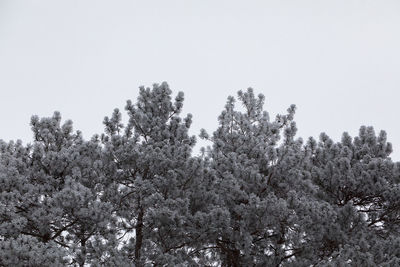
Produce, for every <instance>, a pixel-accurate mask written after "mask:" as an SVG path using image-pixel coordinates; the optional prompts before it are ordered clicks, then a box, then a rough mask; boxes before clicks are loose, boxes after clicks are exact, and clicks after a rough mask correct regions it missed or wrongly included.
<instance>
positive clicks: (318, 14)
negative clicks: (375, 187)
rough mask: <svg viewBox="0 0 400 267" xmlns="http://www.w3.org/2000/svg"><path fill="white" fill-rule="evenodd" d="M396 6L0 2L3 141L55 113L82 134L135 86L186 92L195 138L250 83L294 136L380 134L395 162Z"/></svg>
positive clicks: (399, 86)
mask: <svg viewBox="0 0 400 267" xmlns="http://www.w3.org/2000/svg"><path fill="white" fill-rule="evenodd" d="M399 14H400V1H398V0H394V1H367V0H364V1H351V0H343V1H340V0H332V1H298V0H296V1H295V0H293V1H282V0H281V1H265V0H262V1H233V0H229V1H218V0H208V1H206V0H201V1H189V0H182V1H172V0H168V1H166V0H160V1H149V0H147V1H99V0H96V1H84V0H79V1H78V0H76V1H72V0H68V1H56V0H46V1H45V0H41V1H28V0H27V1H18V0H0V93H1V95H0V101H1V103H0V121H1V127H0V138H1V139H4V140H6V141H8V140H11V139H13V140H15V139H22V140H23V141H24V142H30V141H31V140H32V134H31V132H30V127H29V119H30V117H31V115H33V114H37V115H39V116H51V115H52V114H53V111H55V110H59V111H60V112H61V113H62V115H63V118H64V119H72V120H73V121H74V125H75V129H79V130H81V131H83V134H84V136H85V138H89V137H91V136H92V135H93V134H94V133H101V132H102V131H103V125H102V120H103V118H104V116H106V115H109V114H111V112H112V110H113V109H114V108H115V107H119V108H120V109H123V108H124V106H125V102H126V100H127V99H132V100H135V99H136V97H137V93H138V87H139V86H140V85H145V86H151V85H152V84H153V83H161V82H162V81H167V82H168V83H169V85H170V87H171V89H172V90H173V91H174V93H175V94H176V93H177V92H178V91H183V92H184V93H185V96H186V97H185V98H186V100H185V105H184V113H192V114H193V116H194V123H193V127H192V133H193V134H196V135H197V134H198V131H199V129H200V128H205V129H206V130H208V132H212V131H213V130H214V129H215V127H216V125H217V116H218V115H219V113H220V112H221V110H222V108H223V106H224V104H225V101H226V98H227V96H228V95H235V94H236V92H237V91H238V90H240V89H246V88H247V87H253V88H254V90H255V92H256V93H263V94H264V95H265V96H266V105H265V108H266V110H268V111H269V112H270V115H271V117H273V116H275V114H276V113H284V112H285V111H286V109H287V107H288V106H289V105H290V104H292V103H293V104H296V105H297V107H298V109H297V115H296V122H297V125H298V128H299V132H298V135H299V136H301V137H303V138H304V139H306V138H307V137H308V136H315V137H318V136H319V134H320V133H321V132H326V133H327V134H328V135H329V136H331V137H332V138H333V139H334V140H340V136H341V134H342V132H343V131H348V132H349V133H350V134H351V135H352V136H354V135H356V134H357V133H358V129H359V127H360V126H361V125H372V126H374V127H375V129H376V130H377V131H378V130H380V129H384V130H386V131H387V133H388V138H389V141H391V142H392V143H393V145H394V150H395V152H394V154H393V155H392V157H393V158H394V159H395V160H400V123H399V114H400V105H399V99H400V98H399V96H400V91H399V90H400V15H399Z"/></svg>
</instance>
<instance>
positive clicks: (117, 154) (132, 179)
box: [102, 83, 203, 266]
mask: <svg viewBox="0 0 400 267" xmlns="http://www.w3.org/2000/svg"><path fill="white" fill-rule="evenodd" d="M171 94H172V92H171V90H170V89H169V87H168V85H167V84H166V83H162V84H161V85H158V84H155V85H154V86H153V88H151V89H150V88H144V87H141V88H140V92H139V97H138V99H137V103H136V104H133V103H132V102H131V101H128V102H127V105H126V107H125V109H126V110H127V113H128V118H129V120H128V124H127V125H126V126H125V127H124V126H123V124H122V123H121V118H122V115H121V113H120V111H119V110H118V109H115V110H114V113H113V115H112V116H111V118H108V117H106V118H105V119H104V124H105V127H106V128H105V129H106V133H105V134H104V135H103V136H102V140H103V144H104V146H105V153H106V157H107V158H108V163H107V166H108V167H107V168H108V169H109V172H110V173H111V176H109V177H108V178H109V180H108V181H107V184H106V187H107V188H108V189H107V193H108V194H109V195H110V198H113V199H114V204H115V210H116V214H117V216H118V218H119V223H118V224H117V225H116V227H117V229H118V231H119V234H120V235H121V236H125V237H126V238H125V243H123V245H122V246H123V250H124V251H125V252H126V255H127V256H128V257H129V258H130V259H132V262H133V263H135V265H136V266H142V265H146V264H150V265H168V266H172V265H179V264H184V265H190V264H195V261H194V260H195V257H193V256H192V255H194V254H196V252H195V251H196V247H197V244H199V241H198V240H195V239H194V238H193V237H192V235H191V233H190V231H191V230H192V229H194V225H193V223H192V221H193V220H195V219H194V214H196V211H198V210H200V209H201V207H202V204H201V202H202V200H201V196H199V194H201V192H200V191H201V187H202V185H201V182H202V176H203V174H202V172H203V170H202V168H203V167H202V165H203V164H202V160H201V158H193V157H192V156H191V152H192V148H193V146H194V145H195V137H194V136H189V134H188V130H189V127H190V125H191V122H192V117H191V115H190V114H189V115H187V116H186V117H185V118H183V119H182V118H181V117H180V113H181V110H182V106H183V100H184V98H183V93H181V92H180V93H178V95H177V96H176V98H175V101H172V99H171ZM194 188H198V189H199V190H200V191H196V190H195V189H194ZM191 199H193V200H191Z"/></svg>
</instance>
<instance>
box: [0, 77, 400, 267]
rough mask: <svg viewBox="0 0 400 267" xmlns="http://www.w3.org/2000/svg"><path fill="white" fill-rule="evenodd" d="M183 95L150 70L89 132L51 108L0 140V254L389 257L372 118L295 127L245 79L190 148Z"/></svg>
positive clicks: (384, 168) (31, 260) (107, 260)
mask: <svg viewBox="0 0 400 267" xmlns="http://www.w3.org/2000/svg"><path fill="white" fill-rule="evenodd" d="M183 102H184V94H183V93H182V92H179V93H178V94H177V95H176V96H175V97H174V96H173V94H172V91H171V90H170V88H169V86H168V85H167V84H166V83H162V84H160V85H158V84H155V85H153V87H152V88H145V87H141V88H140V91H139V96H138V98H137V101H136V102H135V103H133V102H132V101H127V103H126V106H125V112H123V113H124V114H125V116H127V120H126V121H127V123H126V125H124V124H123V123H122V116H123V114H122V112H121V111H120V110H119V109H115V110H114V111H113V113H112V114H111V116H110V117H105V119H104V121H103V123H104V133H101V134H97V135H94V136H93V137H92V138H91V139H90V140H84V139H83V138H82V135H81V133H80V132H79V131H76V132H75V131H74V130H73V128H72V122H71V121H66V122H62V119H61V115H60V114H59V113H58V112H55V113H54V115H53V116H52V117H49V118H39V117H37V116H33V117H32V119H31V128H32V132H33V141H32V143H30V144H27V145H24V144H22V142H21V141H16V142H14V141H10V142H8V143H7V142H4V141H1V142H0V266H378V265H379V266H400V184H399V182H400V163H398V162H393V161H392V160H391V158H390V154H391V152H392V146H391V144H390V143H388V142H387V137H386V133H385V132H384V131H381V132H379V133H378V134H376V133H375V131H374V129H373V128H372V127H365V126H362V127H361V128H360V131H359V135H358V136H356V137H354V138H352V137H350V136H349V135H348V134H347V133H344V134H343V137H342V139H341V141H339V142H335V141H333V140H331V139H330V138H329V137H328V136H327V135H326V134H324V133H322V134H321V135H320V138H319V140H318V141H317V140H314V139H313V138H309V139H308V140H307V141H303V140H302V139H301V138H298V137H296V131H297V128H296V123H295V122H294V114H295V106H290V107H289V108H288V109H287V112H286V113H284V114H281V115H277V116H276V117H275V119H270V116H269V114H268V113H267V112H266V111H265V110H264V96H263V95H257V96H256V95H255V94H254V91H253V90H252V89H251V88H250V89H248V90H246V91H239V92H238V94H237V97H236V98H235V97H228V100H227V102H226V105H225V108H224V109H223V111H222V112H221V114H220V115H219V117H218V121H219V125H218V127H217V129H215V131H214V132H213V133H211V134H209V133H207V132H206V131H205V130H201V132H200V135H199V137H200V138H203V139H206V140H208V141H209V142H210V144H211V146H209V147H208V148H203V149H202V153H200V155H193V153H192V150H193V148H194V146H195V144H196V138H195V136H191V135H190V134H189V129H190V126H191V123H192V116H191V115H190V114H188V115H186V116H183V115H182V114H181V111H182V107H183ZM237 105H240V108H239V109H238V108H237Z"/></svg>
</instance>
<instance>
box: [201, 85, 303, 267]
mask: <svg viewBox="0 0 400 267" xmlns="http://www.w3.org/2000/svg"><path fill="white" fill-rule="evenodd" d="M238 98H239V100H240V102H241V104H242V105H243V106H244V111H243V112H240V111H237V110H235V106H234V103H235V99H234V98H233V97H229V98H228V101H227V104H226V106H225V110H224V111H223V112H222V113H221V115H220V116H219V127H218V129H217V130H216V131H215V132H214V134H213V135H212V136H211V137H209V136H208V134H206V133H205V132H204V131H203V133H202V137H204V138H207V139H209V140H211V141H212V143H213V146H212V148H211V149H210V150H209V153H208V157H209V160H210V162H211V166H210V168H211V170H212V171H213V173H214V175H215V186H214V188H215V192H216V194H217V195H218V196H220V201H221V202H220V205H221V208H222V209H224V210H225V212H226V213H227V214H228V216H226V217H225V223H224V225H226V226H227V227H225V228H221V229H220V231H219V233H218V234H217V235H215V236H212V237H210V238H211V240H210V242H213V243H214V246H215V249H216V250H217V251H218V252H219V255H220V257H219V258H220V259H219V260H220V264H221V265H222V266H252V265H256V266H272V265H279V264H281V263H282V262H284V261H286V260H288V259H290V258H291V257H293V256H294V255H295V253H296V252H295V251H294V248H293V247H292V244H293V242H295V241H294V240H292V238H295V236H294V235H293V236H292V235H291V234H290V232H289V231H290V227H291V226H292V225H293V224H294V219H295V213H294V212H293V211H292V210H291V209H290V207H289V204H288V203H287V197H288V191H289V189H290V188H289V187H290V184H291V183H292V184H293V183H294V181H290V179H289V176H285V175H284V174H286V175H290V173H289V171H288V169H290V167H291V165H295V164H296V162H297V161H298V160H297V158H296V155H295V151H296V149H297V150H299V149H300V148H301V140H294V134H295V132H296V127H295V124H294V122H293V121H292V120H293V114H294V109H295V107H294V106H291V107H290V108H289V109H288V113H287V114H286V115H278V116H277V117H276V119H275V120H273V121H271V120H270V118H269V115H268V113H267V112H266V111H264V110H263V104H264V96H263V95H259V96H258V97H256V96H255V95H254V93H253V90H252V89H248V90H247V91H246V92H242V91H239V93H238ZM282 132H284V136H285V139H284V140H282V144H279V141H280V138H281V135H283V134H282Z"/></svg>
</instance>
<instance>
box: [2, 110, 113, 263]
mask: <svg viewBox="0 0 400 267" xmlns="http://www.w3.org/2000/svg"><path fill="white" fill-rule="evenodd" d="M31 125H32V131H33V136H34V142H33V144H32V145H27V146H23V145H22V144H21V143H20V142H17V143H15V144H14V143H13V142H11V143H8V144H7V143H4V142H3V143H2V144H1V153H0V167H1V169H2V171H1V178H0V183H1V186H0V201H1V203H2V205H1V209H2V210H1V213H0V216H1V217H0V218H1V221H0V223H1V227H0V228H1V232H0V236H1V238H2V240H1V243H2V246H3V247H5V248H4V249H5V250H2V252H3V253H2V254H1V255H0V256H1V258H0V262H1V263H2V264H3V265H9V263H11V262H9V261H8V259H9V257H12V258H13V261H12V262H14V263H16V264H17V265H18V266H22V265H29V266H57V265H64V264H68V263H70V264H76V265H78V266H84V265H85V264H90V262H91V259H92V258H93V256H95V255H96V253H97V256H104V254H108V253H109V252H105V251H103V252H100V251H99V249H98V248H94V247H93V244H94V243H96V239H99V238H100V236H103V238H101V239H102V240H105V239H106V238H108V235H109V229H108V227H107V224H108V223H109V222H110V221H111V220H112V218H111V216H110V215H111V211H112V206H111V205H110V204H109V203H107V202H106V201H104V199H101V197H100V195H101V190H102V180H101V179H102V178H103V177H102V176H101V174H99V172H98V167H99V164H101V161H100V159H101V149H100V146H99V142H98V141H88V142H86V141H84V140H83V139H82V136H81V135H80V133H79V132H77V133H73V129H72V122H71V121H67V122H65V123H64V124H63V125H61V116H60V114H59V113H58V112H55V113H54V116H53V117H51V118H42V119H39V118H38V117H37V116H33V117H32V119H31ZM109 240H112V238H110V239H109ZM111 247H112V246H111ZM29 250H31V252H29V253H25V252H26V251H29ZM95 251H96V253H95ZM34 253H39V255H36V256H35V254H34ZM7 255H8V256H7Z"/></svg>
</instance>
